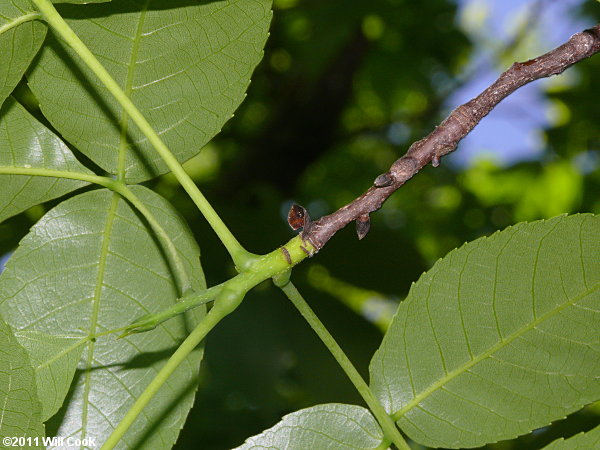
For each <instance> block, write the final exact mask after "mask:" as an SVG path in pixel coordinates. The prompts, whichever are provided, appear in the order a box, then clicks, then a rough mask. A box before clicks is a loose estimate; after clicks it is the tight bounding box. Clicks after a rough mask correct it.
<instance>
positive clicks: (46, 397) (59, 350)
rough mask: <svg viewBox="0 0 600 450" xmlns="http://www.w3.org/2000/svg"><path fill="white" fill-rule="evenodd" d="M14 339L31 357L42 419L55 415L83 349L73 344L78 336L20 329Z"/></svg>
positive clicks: (79, 339) (77, 339)
mask: <svg viewBox="0 0 600 450" xmlns="http://www.w3.org/2000/svg"><path fill="white" fill-rule="evenodd" d="M17 339H18V340H19V343H20V344H21V345H22V346H23V347H24V348H25V349H26V350H27V354H28V355H29V358H30V359H31V363H32V365H33V369H34V372H35V377H36V385H37V387H38V397H39V399H40V401H41V402H42V421H44V422H45V421H46V420H48V419H49V418H50V417H52V416H53V415H54V414H56V412H57V411H58V410H59V408H60V406H61V405H62V404H63V401H64V400H65V397H66V396H67V392H68V390H69V386H70V385H71V381H72V380H73V376H74V375H75V369H77V364H78V363H79V360H80V359H81V353H82V352H83V348H84V347H83V345H79V346H76V345H77V343H79V342H80V341H81V338H79V337H70V336H53V335H51V334H47V333H40V332H37V331H21V332H19V333H18V334H17Z"/></svg>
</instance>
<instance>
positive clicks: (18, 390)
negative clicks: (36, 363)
mask: <svg viewBox="0 0 600 450" xmlns="http://www.w3.org/2000/svg"><path fill="white" fill-rule="evenodd" d="M0 405H2V411H1V412H2V414H1V415H0V438H14V437H20V436H22V437H30V438H35V437H38V438H41V437H42V436H43V435H44V425H43V423H42V418H41V415H42V405H41V403H40V401H39V400H38V397H37V389H36V385H35V375H34V371H33V367H32V366H31V362H30V361H29V357H28V356H27V352H26V351H25V349H23V347H21V345H19V342H18V341H17V339H15V336H14V334H13V332H12V330H11V329H10V327H9V326H8V325H7V324H6V322H5V321H4V320H2V317H0ZM0 442H3V443H4V444H6V442H4V441H0ZM8 442H11V441H8ZM4 447H5V448H9V446H8V445H5V446H4ZM15 448H16V446H15ZM29 448H41V447H40V446H32V447H29Z"/></svg>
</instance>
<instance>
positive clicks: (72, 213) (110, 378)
mask: <svg viewBox="0 0 600 450" xmlns="http://www.w3.org/2000/svg"><path fill="white" fill-rule="evenodd" d="M132 190H133V191H134V193H135V194H136V195H137V196H138V197H139V198H140V199H141V201H142V202H143V203H144V204H145V205H146V207H147V208H148V209H149V210H150V212H151V213H152V214H153V216H154V217H155V218H156V220H157V221H158V222H159V223H160V224H161V225H162V226H163V227H164V229H165V230H167V233H168V235H169V237H170V239H171V241H172V242H173V244H174V246H175V248H176V249H177V252H178V253H177V255H178V258H179V259H180V261H181V263H182V265H183V267H185V269H186V273H187V276H188V277H189V278H190V279H191V280H192V285H193V288H194V289H200V288H202V287H203V286H204V279H203V275H202V271H201V268H200V265H199V250H198V247H197V245H196V244H195V241H194V240H193V239H192V238H191V234H190V231H189V229H188V228H187V227H186V225H185V223H184V222H182V220H181V218H180V217H179V216H178V215H177V213H176V212H175V211H174V210H173V209H172V207H171V206H170V205H169V204H168V203H167V202H166V201H165V200H164V199H163V198H161V197H160V196H158V195H157V194H154V193H153V192H152V191H149V190H148V189H146V188H143V187H140V186H138V187H132ZM174 278H175V277H174V274H173V266H172V264H171V263H170V262H169V260H168V258H167V256H166V255H165V252H164V250H163V249H162V246H161V245H160V243H159V241H158V240H157V238H156V237H155V236H154V233H153V232H151V231H150V230H149V229H148V227H147V226H146V224H145V222H144V221H143V220H142V219H141V218H140V217H139V216H138V215H137V214H136V212H135V211H134V210H133V209H132V208H131V206H130V205H129V204H128V203H127V202H125V201H124V200H123V199H121V198H120V197H119V196H118V195H116V194H114V193H112V192H110V191H107V190H97V191H93V192H88V193H85V194H81V195H78V196H76V197H74V198H72V199H70V200H68V201H65V202H63V203H61V204H60V205H58V206H57V207H56V208H54V209H52V210H51V211H49V212H48V213H47V214H46V215H45V216H44V217H43V218H42V219H41V220H40V221H39V222H38V223H37V224H36V225H35V226H34V227H33V228H32V229H31V231H30V233H29V234H28V235H27V236H26V237H25V238H24V239H23V240H22V241H21V243H20V245H19V248H18V249H17V250H16V252H15V253H14V254H13V256H12V257H11V259H10V260H9V262H8V263H7V264H6V268H5V270H4V272H3V273H2V275H1V276H0V301H1V303H0V311H1V312H2V314H3V316H4V317H5V319H6V320H7V322H9V323H10V324H12V326H13V328H14V329H16V330H17V333H18V334H19V335H21V334H22V333H24V332H33V331H35V332H38V333H47V334H51V335H57V336H78V335H80V336H82V337H85V336H87V335H88V334H89V335H95V334H97V333H100V332H104V331H107V330H110V329H113V328H116V327H121V326H124V325H126V324H128V323H130V322H131V321H132V320H133V319H134V318H136V317H138V316H140V315H142V314H146V313H152V312H158V311H160V310H162V309H164V308H166V307H168V306H170V305H172V303H173V302H174V301H175V299H176V298H177V297H178V296H179V292H178V286H177V285H176V283H175V281H174ZM198 317H199V311H194V320H193V321H191V319H192V317H191V316H189V315H188V316H181V317H178V318H175V319H173V320H170V321H168V322H166V323H164V324H163V325H161V326H159V327H158V328H157V329H156V330H154V331H152V332H150V333H146V334H143V335H137V336H131V337H128V338H125V339H119V340H115V337H114V335H111V336H104V337H100V338H98V339H97V340H96V341H95V342H89V343H88V345H87V346H86V348H85V349H84V351H83V358H82V360H81V361H80V364H79V367H78V370H77V371H76V374H75V382H74V384H73V386H72V388H71V391H70V393H69V396H68V402H67V403H66V404H65V406H64V408H63V409H61V410H60V412H59V414H58V419H57V421H58V422H60V423H59V424H57V425H56V427H57V428H58V429H57V431H56V432H57V435H58V436H74V437H78V438H84V437H86V436H88V437H92V438H94V439H96V441H97V442H103V441H104V440H105V439H106V438H107V436H108V434H109V433H110V432H112V430H113V428H114V426H116V424H117V423H118V422H119V421H120V419H121V418H122V417H123V415H124V414H125V413H126V412H127V410H128V409H129V407H130V406H131V405H132V403H133V402H134V401H135V399H136V398H137V397H138V396H139V395H140V393H141V392H142V391H143V390H144V388H145V387H146V385H147V384H148V383H149V382H150V380H151V379H152V378H153V377H154V376H155V375H156V372H157V371H158V370H159V369H160V367H161V366H162V365H163V363H164V361H165V360H166V358H168V357H169V355H170V354H171V353H172V352H173V351H174V349H175V347H176V346H177V345H178V343H179V342H180V341H181V339H182V338H184V336H185V335H186V333H187V331H188V330H189V328H190V326H191V325H192V324H193V323H192V322H195V321H196V320H197V319H198ZM200 357H201V351H196V352H194V353H193V354H192V355H190V357H189V358H188V360H187V361H186V362H185V363H184V364H183V365H182V366H180V367H179V369H178V370H177V371H176V372H175V374H174V375H173V376H172V377H171V378H169V381H168V382H167V383H166V384H165V385H164V386H163V395H161V393H159V394H158V396H157V397H156V398H155V399H154V401H153V402H152V403H151V404H150V406H149V407H148V408H146V409H145V411H144V414H143V415H142V416H141V417H140V418H139V419H138V421H137V422H136V425H135V426H134V427H132V428H131V429H130V431H129V433H128V434H126V435H125V438H124V443H125V445H126V446H127V448H130V447H134V446H136V445H142V444H143V445H145V446H147V447H148V448H164V447H170V446H171V445H173V443H174V441H175V439H176V437H177V435H178V433H179V429H180V428H181V426H182V425H183V422H184V420H185V417H186V414H187V412H188V410H189V408H190V407H191V404H192V400H193V393H194V391H195V387H196V383H197V372H198V365H199V362H200ZM42 395H49V396H52V397H53V395H52V394H44V393H42ZM47 401H48V400H47Z"/></svg>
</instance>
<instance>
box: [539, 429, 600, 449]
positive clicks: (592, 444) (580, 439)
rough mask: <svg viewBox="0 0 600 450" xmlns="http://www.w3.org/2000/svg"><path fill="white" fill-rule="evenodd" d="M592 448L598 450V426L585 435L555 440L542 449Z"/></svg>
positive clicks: (599, 444)
mask: <svg viewBox="0 0 600 450" xmlns="http://www.w3.org/2000/svg"><path fill="white" fill-rule="evenodd" d="M593 448H600V426H598V427H596V428H594V429H593V430H590V431H588V432H587V433H579V434H576V435H575V436H573V437H570V438H569V439H557V440H556V441H554V442H552V443H551V444H550V445H547V446H546V447H544V450H590V449H593Z"/></svg>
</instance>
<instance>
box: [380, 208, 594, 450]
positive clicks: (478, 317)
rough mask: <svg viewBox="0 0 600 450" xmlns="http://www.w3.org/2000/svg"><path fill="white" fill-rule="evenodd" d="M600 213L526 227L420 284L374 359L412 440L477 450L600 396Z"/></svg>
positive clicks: (451, 259) (452, 256)
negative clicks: (599, 372) (476, 449)
mask: <svg viewBox="0 0 600 450" xmlns="http://www.w3.org/2000/svg"><path fill="white" fill-rule="evenodd" d="M598 255H600V217H598V216H593V215H587V214H584V215H576V216H571V217H565V216H562V217H556V218H554V219H551V220H548V221H540V222H534V223H530V224H527V223H522V224H519V225H516V226H514V227H510V228H508V229H506V230H504V231H502V232H499V233H496V234H494V235H493V236H491V237H489V238H482V239H478V240H476V241H474V242H471V243H468V244H466V245H464V246H463V247H461V248H460V249H458V250H455V251H452V252H451V253H449V254H448V255H447V256H446V257H444V258H443V259H442V260H440V261H438V262H437V263H436V264H435V266H434V267H433V268H432V269H431V270H430V271H429V272H427V273H426V274H424V275H423V276H422V277H421V278H420V279H419V281H418V282H417V283H416V284H415V285H414V286H413V287H412V289H411V291H410V294H409V296H408V298H407V299H406V300H405V301H404V302H403V303H401V304H400V307H399V309H398V312H397V314H396V316H395V317H394V320H393V322H392V325H391V326H390V329H389V330H388V332H387V333H386V336H385V338H384V340H383V343H382V345H381V347H380V348H379V350H378V351H377V352H376V354H375V356H374V358H373V360H372V362H371V366H370V371H371V377H372V386H373V388H374V390H375V391H376V394H377V396H378V398H379V399H380V400H381V401H382V402H383V404H384V406H385V408H386V410H387V411H388V412H390V413H393V414H394V418H395V419H397V420H398V424H399V426H400V427H401V428H402V430H403V431H405V432H406V433H407V434H408V435H409V436H410V437H411V439H413V440H415V441H417V442H419V443H421V444H424V445H429V446H434V447H439V446H442V447H474V446H479V445H483V444H485V443H490V442H494V441H498V440H501V439H508V438H512V437H515V436H518V435H521V434H524V433H527V432H529V431H531V430H533V429H535V428H538V427H541V426H544V425H547V424H548V423H550V422H551V421H553V420H556V419H559V418H562V417H564V416H565V415H567V414H569V413H571V412H573V411H576V410H578V409H580V408H581V407H582V406H583V405H585V404H587V403H590V402H592V401H594V400H596V399H598V398H600V379H599V378H598V371H599V369H600V334H599V333H598V329H600V301H599V300H600V258H598Z"/></svg>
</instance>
